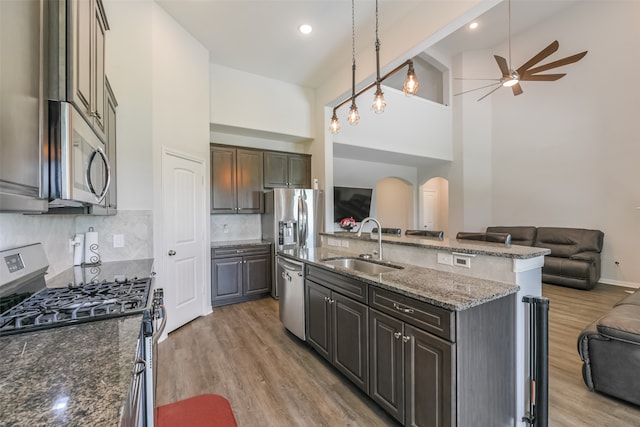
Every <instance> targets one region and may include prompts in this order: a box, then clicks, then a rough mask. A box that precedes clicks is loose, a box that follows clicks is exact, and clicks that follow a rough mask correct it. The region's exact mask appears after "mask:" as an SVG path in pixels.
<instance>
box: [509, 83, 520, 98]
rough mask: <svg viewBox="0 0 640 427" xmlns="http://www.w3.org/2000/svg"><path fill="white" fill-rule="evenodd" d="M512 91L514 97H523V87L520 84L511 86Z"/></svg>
mask: <svg viewBox="0 0 640 427" xmlns="http://www.w3.org/2000/svg"><path fill="white" fill-rule="evenodd" d="M511 90H512V91H513V96H518V95H522V86H520V83H516V84H514V85H513V86H511Z"/></svg>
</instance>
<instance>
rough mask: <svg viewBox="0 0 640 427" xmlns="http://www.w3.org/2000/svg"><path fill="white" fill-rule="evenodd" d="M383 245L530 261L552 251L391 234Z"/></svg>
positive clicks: (342, 236) (365, 234) (349, 235)
mask: <svg viewBox="0 0 640 427" xmlns="http://www.w3.org/2000/svg"><path fill="white" fill-rule="evenodd" d="M320 235H322V236H328V237H333V238H336V239H351V240H366V241H370V240H375V241H376V242H377V241H378V237H377V235H374V236H373V237H372V235H371V233H369V232H363V233H362V236H360V237H358V235H357V233H352V232H344V231H338V232H335V233H320ZM382 242H383V243H391V244H394V245H403V246H417V247H421V248H426V249H437V250H442V251H447V252H458V253H463V254H475V255H489V256H495V257H501V258H514V259H528V258H535V257H539V256H544V255H548V254H550V253H551V250H549V249H546V248H537V247H534V246H520V245H509V246H506V245H504V244H501V243H492V242H472V241H471V242H470V241H465V242H461V241H459V240H456V239H448V238H446V239H443V240H437V239H428V238H421V237H415V236H393V235H389V234H383V235H382Z"/></svg>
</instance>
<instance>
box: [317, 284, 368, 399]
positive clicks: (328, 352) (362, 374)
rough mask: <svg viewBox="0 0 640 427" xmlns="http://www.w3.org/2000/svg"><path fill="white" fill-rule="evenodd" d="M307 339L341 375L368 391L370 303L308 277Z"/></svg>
mask: <svg viewBox="0 0 640 427" xmlns="http://www.w3.org/2000/svg"><path fill="white" fill-rule="evenodd" d="M305 305H306V312H307V316H306V327H307V342H308V343H309V344H310V345H311V347H313V348H315V349H316V351H317V352H318V353H319V354H321V355H322V356H323V357H324V358H325V359H327V360H328V361H329V362H331V363H332V364H333V366H335V368H336V369H338V370H339V371H340V372H342V374H344V375H345V376H346V377H347V378H349V379H350V380H351V381H352V382H353V383H354V384H356V385H357V386H358V387H360V388H361V389H362V390H363V391H364V392H365V393H368V391H369V365H368V359H369V356H368V312H367V306H366V305H364V304H362V303H359V302H357V301H354V300H353V299H351V298H348V297H346V296H344V295H342V294H340V293H338V292H335V291H332V290H330V289H329V288H327V287H325V286H322V285H320V284H318V283H315V282H314V281H311V280H306V286H305Z"/></svg>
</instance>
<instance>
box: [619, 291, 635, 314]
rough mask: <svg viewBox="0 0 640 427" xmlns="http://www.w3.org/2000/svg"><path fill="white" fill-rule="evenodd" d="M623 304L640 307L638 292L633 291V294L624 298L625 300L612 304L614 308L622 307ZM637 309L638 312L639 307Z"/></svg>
mask: <svg viewBox="0 0 640 427" xmlns="http://www.w3.org/2000/svg"><path fill="white" fill-rule="evenodd" d="M624 304H629V305H635V306H640V290H639V291H635V292H634V293H632V294H631V295H629V296H628V297H625V298H623V299H621V300H620V301H618V302H617V303H615V304H614V307H616V306H619V305H624ZM638 309H639V310H640V307H639V308H638Z"/></svg>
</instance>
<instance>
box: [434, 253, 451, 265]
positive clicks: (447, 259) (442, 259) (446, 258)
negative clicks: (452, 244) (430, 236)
mask: <svg viewBox="0 0 640 427" xmlns="http://www.w3.org/2000/svg"><path fill="white" fill-rule="evenodd" d="M438 264H444V265H453V255H451V254H448V253H445V252H438Z"/></svg>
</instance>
